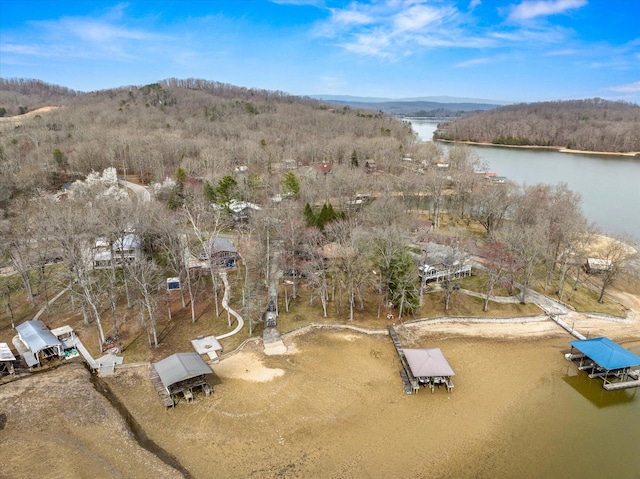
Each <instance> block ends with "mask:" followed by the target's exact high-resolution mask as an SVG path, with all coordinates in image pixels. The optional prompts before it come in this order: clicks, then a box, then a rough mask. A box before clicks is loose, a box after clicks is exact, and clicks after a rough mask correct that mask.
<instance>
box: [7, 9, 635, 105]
mask: <svg viewBox="0 0 640 479" xmlns="http://www.w3.org/2000/svg"><path fill="white" fill-rule="evenodd" d="M0 76H1V77H2V78H35V79H38V80H42V81H45V82H47V83H53V84H57V85H62V86H66V87H68V88H72V89H74V90H79V91H93V90H101V89H106V88H112V87H119V86H128V85H145V84H148V83H153V82H156V81H159V80H162V79H166V78H202V79H206V80H211V81H218V82H222V83H228V84H232V85H237V86H243V87H248V88H257V89H266V90H277V91H282V92H285V93H289V94H293V95H352V96H361V97H378V98H394V99H400V98H419V97H428V96H442V95H447V96H453V97H467V98H478V99H490V100H498V101H505V102H535V101H548V100H567V99H579V98H593V97H599V98H607V99H613V100H624V101H628V102H634V103H638V104H640V1H639V0H368V1H338V0H208V1H206V0H199V1H193V0H176V1H168V0H153V1H151V0H146V1H130V2H121V3H118V2H109V1H100V0H92V1H80V0H74V1H69V0H67V1H65V0H56V1H49V0H29V1H26V0H0Z"/></svg>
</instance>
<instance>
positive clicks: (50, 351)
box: [16, 319, 64, 367]
mask: <svg viewBox="0 0 640 479" xmlns="http://www.w3.org/2000/svg"><path fill="white" fill-rule="evenodd" d="M16 331H17V332H18V337H19V338H20V340H21V341H22V342H23V343H24V345H25V346H26V347H27V348H28V349H29V352H28V353H25V354H23V357H24V359H25V361H26V362H27V365H28V366H29V367H31V366H35V365H37V364H40V356H41V357H43V358H48V357H52V356H58V357H60V356H63V355H64V351H63V347H62V343H61V342H60V341H59V340H58V338H56V337H55V336H54V335H53V334H51V331H49V329H47V327H46V326H45V325H44V323H42V321H40V320H38V319H32V320H30V321H25V322H24V323H22V324H20V325H18V326H16Z"/></svg>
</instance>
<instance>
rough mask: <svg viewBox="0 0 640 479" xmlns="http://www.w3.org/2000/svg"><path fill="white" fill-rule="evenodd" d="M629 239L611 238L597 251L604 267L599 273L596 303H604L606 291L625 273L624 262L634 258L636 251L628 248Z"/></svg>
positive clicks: (623, 237)
mask: <svg viewBox="0 0 640 479" xmlns="http://www.w3.org/2000/svg"><path fill="white" fill-rule="evenodd" d="M629 243H630V238H628V237H625V236H619V237H612V238H610V239H607V241H606V242H605V245H604V246H603V247H602V248H600V249H599V251H598V253H599V258H598V259H600V260H602V261H603V262H604V264H605V266H604V267H603V268H602V269H601V271H600V272H599V274H600V278H601V279H602V288H600V296H599V297H598V302H599V303H602V302H604V294H605V291H606V289H607V288H608V287H609V286H611V284H612V283H613V282H614V281H615V280H616V279H617V278H619V277H620V275H621V274H622V273H623V272H624V271H625V263H626V261H627V260H628V259H629V258H631V257H632V256H634V255H635V254H637V253H636V251H635V250H634V249H633V248H631V247H630V246H629Z"/></svg>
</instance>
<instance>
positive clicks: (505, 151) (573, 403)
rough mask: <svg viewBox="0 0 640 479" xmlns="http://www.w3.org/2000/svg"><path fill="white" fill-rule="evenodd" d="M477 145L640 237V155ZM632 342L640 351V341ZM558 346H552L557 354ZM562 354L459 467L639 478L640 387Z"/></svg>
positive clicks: (425, 134)
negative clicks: (479, 461) (612, 387)
mask: <svg viewBox="0 0 640 479" xmlns="http://www.w3.org/2000/svg"><path fill="white" fill-rule="evenodd" d="M411 122H412V124H413V128H414V130H415V131H416V132H417V133H418V134H419V135H420V137H421V139H423V140H425V141H428V140H430V139H431V137H432V135H433V131H434V130H435V128H436V122H433V121H423V120H411ZM445 148H446V146H445ZM472 148H473V149H474V151H476V152H477V153H478V155H479V156H480V158H481V159H483V160H484V161H486V162H487V163H488V165H489V167H490V168H491V170H492V171H496V172H497V173H498V175H500V176H507V177H508V178H510V179H512V180H515V181H517V182H519V183H528V184H533V183H549V184H556V183H559V182H566V183H567V184H568V185H569V187H570V188H571V189H572V190H574V191H576V192H579V193H581V194H582V196H583V199H584V208H583V209H584V212H585V215H586V216H587V218H589V219H590V220H591V221H594V222H596V223H597V224H598V225H599V226H600V227H601V228H602V229H603V230H604V231H608V232H615V233H618V232H627V233H629V234H631V235H632V236H633V237H634V238H635V239H636V240H638V239H640V213H639V212H640V191H639V190H640V183H639V180H640V159H625V158H621V157H615V156H606V157H600V156H595V155H582V154H563V153H558V152H549V151H544V150H536V151H531V150H521V149H510V148H499V147H472ZM625 346H626V347H627V348H628V349H630V350H631V351H632V352H634V353H635V354H638V355H640V344H638V343H631V344H626V345H625ZM551 349H552V348H550V350H549V354H558V353H557V351H555V352H552V351H551ZM560 362H561V361H560ZM560 362H559V364H558V366H557V367H556V368H555V369H554V368H550V370H549V376H548V380H546V381H544V382H542V383H540V384H539V387H538V388H537V389H536V392H535V393H534V394H532V395H531V396H530V397H529V398H528V399H527V401H526V402H525V403H523V404H522V405H521V407H520V411H519V414H517V415H516V418H515V419H514V420H513V421H512V424H510V426H509V428H508V430H507V431H505V433H504V437H501V438H499V439H497V440H496V444H495V447H494V449H493V451H494V452H486V451H483V455H484V456H483V457H484V462H483V467H482V469H481V470H478V469H475V470H474V471H473V474H469V471H461V473H460V474H458V475H460V476H469V477H471V476H473V477H491V478H503V477H504V478H508V477H526V478H567V477H580V478H603V477H615V478H625V479H626V478H633V479H638V478H640V391H638V388H635V389H627V390H622V391H605V390H604V389H603V388H602V386H601V384H602V383H601V381H600V380H590V379H588V377H587V375H586V374H585V373H582V372H578V371H577V368H576V365H575V364H570V363H566V365H562V364H560ZM531 368H536V364H531ZM506 380H508V378H506ZM457 472H458V471H454V472H453V475H452V476H451V477H455V475H456V474H457Z"/></svg>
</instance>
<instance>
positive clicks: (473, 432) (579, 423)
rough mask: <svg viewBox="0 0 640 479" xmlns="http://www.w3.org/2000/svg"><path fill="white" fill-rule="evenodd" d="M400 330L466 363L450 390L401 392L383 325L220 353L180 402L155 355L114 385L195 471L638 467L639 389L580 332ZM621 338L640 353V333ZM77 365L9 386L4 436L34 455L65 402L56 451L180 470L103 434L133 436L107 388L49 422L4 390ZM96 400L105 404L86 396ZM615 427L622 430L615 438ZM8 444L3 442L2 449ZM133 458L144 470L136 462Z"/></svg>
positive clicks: (584, 473)
mask: <svg viewBox="0 0 640 479" xmlns="http://www.w3.org/2000/svg"><path fill="white" fill-rule="evenodd" d="M600 323H601V326H602V327H603V328H607V327H608V329H609V330H610V332H613V333H614V334H613V336H612V337H614V338H616V333H615V331H616V330H620V331H622V333H621V336H624V337H628V336H629V335H630V334H631V330H629V329H628V328H629V327H630V326H628V325H620V324H616V323H607V322H606V321H601V322H600ZM587 325H589V327H592V326H595V325H596V323H584V326H587ZM581 326H582V325H581ZM576 327H578V326H576ZM397 330H398V332H399V334H400V336H401V340H402V342H403V344H404V345H406V346H407V347H439V348H441V349H442V351H443V353H444V354H445V356H446V357H447V359H448V361H449V363H450V364H451V366H452V368H453V369H454V371H455V372H456V376H455V377H454V378H453V379H454V384H455V388H454V390H453V392H451V393H447V391H446V389H445V388H441V389H436V390H435V392H434V393H433V394H432V393H431V392H430V390H429V389H422V390H421V391H420V393H419V394H417V395H410V396H407V395H405V394H404V392H403V391H402V386H401V381H400V375H399V374H398V370H399V363H398V358H397V354H396V352H395V350H394V348H393V345H392V342H391V340H390V339H389V338H388V337H387V336H385V335H367V334H362V333H357V332H353V331H335V330H310V331H308V332H305V333H302V334H292V335H290V336H289V337H287V335H285V336H284V339H285V343H286V344H287V345H288V346H289V350H290V351H291V352H290V353H289V354H285V355H282V356H274V357H266V356H264V355H263V354H262V351H261V345H260V344H259V343H251V342H250V343H248V344H247V345H246V346H245V348H243V349H242V350H241V351H240V352H238V353H236V354H235V355H233V356H231V357H229V358H227V359H223V360H222V361H221V362H220V363H218V364H213V366H212V367H213V370H214V373H215V375H214V376H213V377H212V378H210V382H211V383H212V384H213V385H214V388H215V391H214V394H213V395H212V396H211V397H208V398H207V397H204V396H203V395H200V396H196V399H195V401H193V402H191V403H188V404H187V403H184V402H181V403H179V404H178V405H177V406H176V407H175V408H174V409H170V410H165V408H164V407H163V406H162V405H161V404H160V402H159V401H158V398H157V395H156V393H155V390H154V389H153V387H152V386H151V383H150V382H149V378H148V367H147V366H140V367H133V368H130V369H124V370H120V372H119V373H118V375H116V376H114V377H111V378H108V379H107V383H108V384H109V387H110V389H111V390H112V392H113V394H114V395H115V396H117V398H118V400H119V401H120V402H121V403H122V404H123V405H124V407H126V409H127V411H128V412H129V413H130V414H131V415H132V416H133V417H134V418H135V419H136V421H137V423H138V424H139V426H140V427H141V428H142V429H144V432H145V434H146V436H147V437H148V438H149V439H150V440H152V441H153V442H154V443H155V444H157V445H158V446H159V447H160V448H162V449H163V450H164V451H167V452H168V453H169V454H171V455H172V456H173V457H174V458H175V459H176V461H178V463H179V464H181V466H182V467H184V468H185V469H186V470H188V471H189V474H190V475H191V476H192V477H196V478H199V477H203V478H204V477H211V476H212V474H213V475H215V476H216V477H384V476H387V477H389V476H391V477H394V476H396V475H398V474H399V473H400V472H402V474H403V475H405V476H408V477H425V478H430V477H516V476H517V477H563V476H566V475H567V474H569V473H571V474H575V475H579V476H581V477H602V476H603V475H605V474H607V473H608V472H611V471H615V474H614V475H615V476H616V477H637V475H634V474H636V472H637V470H639V469H640V458H639V457H638V455H637V454H635V455H633V454H632V452H633V448H634V447H636V448H637V444H638V443H639V442H638V440H639V439H640V438H639V437H638V435H639V434H640V432H639V431H640V424H638V421H640V414H638V413H639V412H640V409H639V408H640V400H638V399H637V398H636V397H635V394H634V393H633V392H632V391H633V390H632V391H618V392H614V393H622V394H611V393H610V392H607V391H604V390H603V389H602V388H601V385H600V382H599V381H597V380H596V381H594V380H589V379H588V378H586V375H585V374H584V373H579V372H578V371H577V370H576V366H575V364H572V363H569V362H567V361H566V360H565V359H564V357H563V355H562V353H563V352H566V351H567V350H568V349H569V345H568V341H569V340H570V339H571V338H570V336H569V335H568V334H566V333H565V332H564V331H563V330H562V329H560V328H559V327H558V326H557V325H555V324H554V323H552V322H550V321H543V322H534V323H519V324H500V323H494V324H489V325H486V324H485V325H483V324H471V323H465V322H457V323H449V324H447V323H437V324H428V323H425V324H423V325H416V326H412V327H410V328H409V327H407V328H405V327H403V326H398V327H397ZM462 332H466V334H462ZM635 334H636V336H635V337H636V339H638V338H639V337H640V336H638V335H637V331H636V333H635ZM625 346H627V347H629V348H630V349H632V350H635V351H636V352H637V351H638V348H639V347H640V343H638V342H634V343H627V344H625ZM271 373H273V374H271ZM69 374H71V375H72V376H73V375H77V374H78V373H76V372H73V369H72V367H69V366H66V367H61V368H58V369H57V370H54V371H51V372H48V373H46V374H39V375H34V376H32V377H31V378H28V379H27V381H29V383H26V382H23V381H25V380H21V381H16V382H14V383H10V384H6V385H4V386H3V387H2V388H1V389H0V400H2V404H3V405H5V407H4V410H5V411H6V414H7V426H6V427H5V430H4V431H3V434H9V435H11V436H14V435H16V434H18V435H20V437H21V439H20V440H21V441H32V442H33V444H34V447H35V449H33V448H30V449H29V451H30V452H29V451H24V452H25V456H30V457H31V459H34V458H35V457H37V456H36V450H37V445H38V444H41V446H42V447H44V445H45V443H46V442H47V441H48V440H49V439H50V438H48V436H47V435H48V434H55V431H59V430H60V427H61V426H62V425H64V424H67V423H68V421H69V418H68V414H69V413H68V412H66V411H68V410H74V411H75V412H74V417H78V418H82V417H84V415H85V414H86V416H87V417H86V418H84V419H83V420H78V421H79V422H78V424H76V425H75V427H72V428H71V429H69V428H70V426H66V427H63V428H62V430H63V431H65V430H76V429H78V431H77V432H76V433H75V435H76V437H74V439H73V442H74V444H75V446H74V447H75V449H74V450H75V451H76V452H73V453H72V452H71V451H61V452H60V456H61V458H65V457H66V458H69V457H72V456H78V459H77V461H78V464H82V465H84V466H83V470H87V471H94V475H93V477H117V475H118V474H116V475H115V476H114V472H113V471H116V472H117V473H119V475H120V476H121V477H181V476H182V474H180V473H179V472H178V471H177V470H173V472H171V473H167V472H166V471H167V467H168V466H166V464H163V463H161V462H159V461H157V460H155V459H154V460H151V459H149V462H148V463H144V464H140V461H139V459H138V457H139V456H140V455H142V456H143V457H148V456H147V454H148V453H147V451H144V450H142V449H141V448H139V447H138V446H136V445H135V444H134V443H133V442H132V441H131V439H127V440H126V442H123V444H127V443H128V444H129V446H127V450H129V449H130V450H131V451H139V452H135V453H130V454H126V455H122V454H112V453H111V452H110V447H111V448H113V446H109V444H111V443H118V441H125V439H126V438H127V437H130V435H129V434H128V433H127V431H126V428H124V427H118V428H116V429H115V430H114V429H113V428H110V429H109V431H108V432H107V431H106V430H105V431H103V430H102V429H101V428H100V427H96V425H95V417H96V416H97V417H99V418H102V419H101V421H104V420H107V418H109V417H112V419H111V420H109V422H113V421H115V423H114V424H116V423H118V422H121V421H120V420H118V419H116V418H115V416H114V414H115V413H114V412H107V411H109V410H111V411H114V410H112V409H110V408H109V406H108V405H106V404H105V403H106V401H105V400H104V399H101V398H99V397H98V398H93V399H91V397H88V395H92V394H90V390H91V389H92V387H91V386H90V385H89V386H88V387H89V389H88V390H87V391H86V392H83V390H84V386H81V385H80V384H79V382H76V383H71V384H75V385H76V386H77V387H78V390H76V391H69V392H68V395H67V396H68V399H67V402H68V405H67V406H66V407H64V408H60V407H53V408H49V409H47V410H46V411H45V409H46V406H44V405H42V406H41V407H39V408H32V413H35V416H37V415H45V416H46V418H47V419H46V425H47V426H46V430H47V431H50V432H48V433H47V432H45V431H44V430H42V429H38V428H33V422H32V419H33V417H32V418H31V419H30V418H29V417H27V416H28V414H27V411H26V409H25V407H26V406H25V405H24V404H23V406H18V402H16V401H15V400H7V399H9V398H12V397H13V398H15V397H16V394H18V393H20V391H22V392H24V387H25V386H27V385H28V389H29V391H30V393H31V394H33V393H34V392H37V395H36V396H35V397H36V398H37V397H40V399H39V400H38V401H41V402H45V401H46V400H45V396H44V394H46V391H48V390H49V389H50V388H52V387H57V388H60V387H61V385H62V384H65V383H67V380H68V375H69ZM86 379H87V378H85V383H86V384H89V382H88V381H86ZM16 387H17V388H18V390H15V388H16ZM87 400H90V401H91V402H94V401H97V403H98V404H101V405H102V406H101V407H104V408H105V409H104V411H103V412H96V411H95V410H94V409H95V408H86V406H84V404H85V403H86V401H87ZM23 403H24V402H23ZM30 403H31V402H30ZM38 411H40V412H38ZM25 414H27V416H25ZM33 415H34V414H32V416H33ZM115 415H116V416H117V414H115ZM23 416H24V417H23ZM104 434H108V435H109V439H108V441H107V442H106V443H105V446H106V447H107V449H98V448H96V446H95V444H96V443H95V441H98V442H100V443H104V441H103V440H102V439H101V438H102V436H103V435H104ZM616 436H617V437H618V438H619V440H618V441H616V440H615V439H612V437H616ZM62 437H64V434H63V436H62ZM576 438H580V441H578V443H577V444H576ZM12 444H13V442H12V441H9V442H7V441H3V445H2V446H0V449H2V452H3V457H4V458H7V457H8V456H7V454H6V453H7V452H10V450H9V449H10V448H11V447H12ZM579 444H587V445H588V447H589V448H590V450H596V451H602V452H603V453H606V454H614V455H615V454H616V451H622V452H624V456H623V457H624V460H618V461H616V463H615V464H614V465H612V464H611V463H607V461H603V460H602V457H601V456H599V455H597V454H584V453H582V452H581V451H582V449H581V448H580V447H578V445H579ZM13 445H14V446H16V444H13ZM5 448H7V449H5ZM117 450H120V449H115V451H117ZM567 450H569V451H572V453H571V454H569V455H567ZM70 455H71V456H70ZM116 457H117V459H116ZM5 460H6V459H5ZM29 464H30V462H29V461H28V460H24V461H20V463H16V466H19V467H21V468H26V469H21V470H23V471H25V470H26V471H28V470H29ZM32 467H37V461H35V462H34V464H33V466H32ZM129 467H131V468H135V471H136V474H135V475H132V474H130V473H127V471H129V470H130V469H129ZM4 470H5V471H7V469H4ZM16 470H17V469H16ZM49 470H50V473H51V474H53V475H55V474H56V473H59V474H62V473H63V472H64V471H65V470H67V469H66V465H65V461H62V460H61V461H52V462H51V463H50V469H49ZM169 470H170V469H169ZM8 471H9V472H10V471H11V469H9V470H8ZM33 471H36V469H33ZM159 471H164V472H159Z"/></svg>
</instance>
